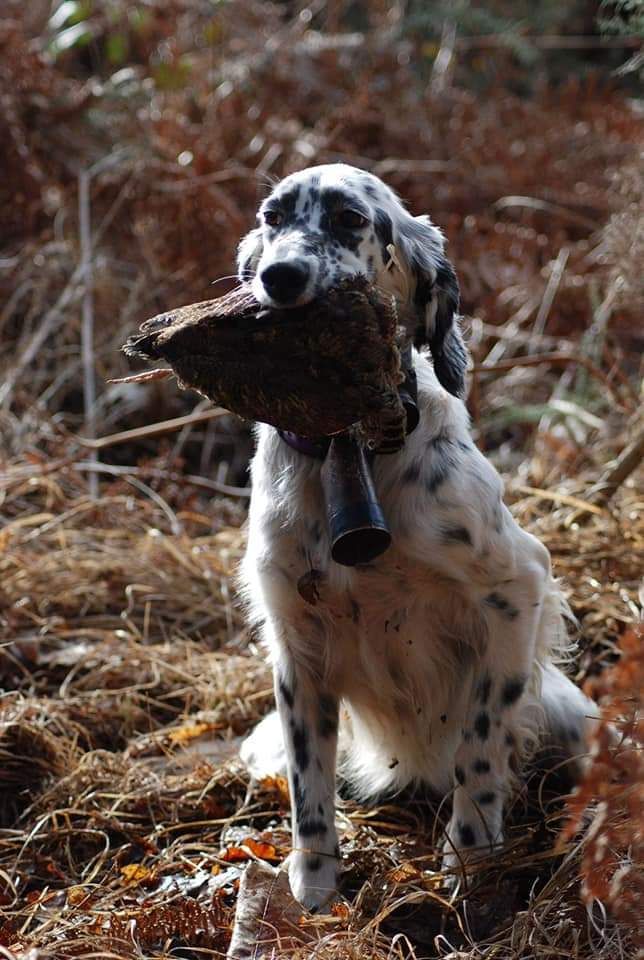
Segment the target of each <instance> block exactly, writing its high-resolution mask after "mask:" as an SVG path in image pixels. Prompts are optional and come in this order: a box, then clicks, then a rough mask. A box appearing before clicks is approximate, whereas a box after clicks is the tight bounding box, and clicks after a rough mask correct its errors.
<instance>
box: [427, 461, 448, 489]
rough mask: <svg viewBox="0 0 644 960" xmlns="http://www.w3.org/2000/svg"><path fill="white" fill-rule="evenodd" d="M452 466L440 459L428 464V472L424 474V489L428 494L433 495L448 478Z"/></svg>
mask: <svg viewBox="0 0 644 960" xmlns="http://www.w3.org/2000/svg"><path fill="white" fill-rule="evenodd" d="M451 469H452V464H450V463H449V461H448V460H445V459H444V458H442V457H440V456H439V457H437V458H436V459H433V460H432V461H431V462H430V464H429V470H428V471H427V473H426V474H425V489H426V490H427V492H428V493H435V492H436V490H437V489H438V488H439V487H440V485H441V484H442V483H444V482H445V481H446V480H447V478H448V477H449V475H450V473H451Z"/></svg>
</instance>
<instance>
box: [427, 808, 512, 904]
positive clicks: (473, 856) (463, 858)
mask: <svg viewBox="0 0 644 960" xmlns="http://www.w3.org/2000/svg"><path fill="white" fill-rule="evenodd" d="M502 846H503V834H502V833H501V831H498V832H497V834H496V835H495V837H494V840H493V841H492V842H491V841H490V838H489V836H486V837H485V838H481V837H478V836H477V833H476V831H475V830H474V828H473V827H470V826H469V825H468V824H467V823H462V822H461V821H458V822H457V823H453V822H451V823H450V824H449V825H448V827H447V830H446V831H445V839H444V841H443V855H442V858H441V868H442V872H443V873H444V874H445V879H446V883H447V885H448V886H449V887H450V888H454V887H456V886H458V884H459V882H460V881H461V880H462V879H464V878H466V875H467V873H468V872H469V870H470V868H471V869H476V867H477V866H478V865H479V864H480V863H481V861H484V860H487V859H488V858H489V857H490V856H493V855H494V853H496V852H497V851H498V850H499V849H500V848H501V847H502Z"/></svg>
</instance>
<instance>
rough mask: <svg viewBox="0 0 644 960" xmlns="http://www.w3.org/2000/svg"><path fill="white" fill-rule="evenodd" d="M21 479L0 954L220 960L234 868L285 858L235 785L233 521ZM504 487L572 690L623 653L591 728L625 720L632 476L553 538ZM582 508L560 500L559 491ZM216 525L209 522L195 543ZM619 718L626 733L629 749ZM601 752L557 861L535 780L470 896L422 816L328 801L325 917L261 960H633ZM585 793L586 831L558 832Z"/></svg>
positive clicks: (244, 686) (10, 626) (633, 590)
mask: <svg viewBox="0 0 644 960" xmlns="http://www.w3.org/2000/svg"><path fill="white" fill-rule="evenodd" d="M20 471H21V468H20V467H15V468H13V469H11V468H10V469H9V471H8V473H7V474H5V476H4V478H3V487H4V503H3V511H4V514H5V518H6V522H5V525H4V528H3V531H2V552H1V553H0V577H1V581H2V591H3V601H4V602H3V613H2V624H1V625H2V639H3V645H2V648H1V653H0V672H1V676H2V686H3V687H4V689H5V690H11V691H12V692H11V693H9V694H7V695H5V697H4V699H3V702H2V708H1V713H0V724H1V726H0V797H1V798H2V799H1V803H0V821H1V824H2V829H1V832H0V871H1V873H0V876H1V877H2V889H1V893H0V896H1V897H2V916H3V920H2V922H1V923H2V925H1V926H0V944H1V945H2V946H3V947H4V948H5V950H6V951H8V953H7V956H11V957H16V958H18V957H20V958H25V960H26V958H27V957H34V958H35V957H52V958H53V957H72V956H73V957H77V956H89V955H93V956H96V955H100V956H107V957H140V956H145V957H170V956H185V957H188V956H194V957H197V956H223V955H224V954H225V952H226V949H227V946H228V943H229V939H230V935H231V930H232V925H233V920H234V911H235V903H236V897H237V891H238V887H239V880H240V877H241V876H242V873H243V870H244V869H245V867H246V866H247V864H248V862H249V861H251V860H253V859H259V860H260V861H267V862H268V863H271V864H274V865H275V864H279V863H280V862H282V861H283V859H284V857H285V856H286V854H287V852H288V844H289V836H288V830H287V817H288V797H287V794H286V791H285V785H284V784H282V783H281V782H280V781H266V782H264V783H263V784H261V785H259V786H255V787H254V788H252V789H249V784H248V781H247V776H246V774H245V772H244V770H243V769H242V768H241V766H240V765H239V762H238V761H237V759H236V754H237V748H238V745H239V741H240V738H241V737H242V736H243V734H244V733H245V732H246V731H247V730H249V729H250V728H251V727H252V725H253V724H254V723H255V722H256V720H257V719H258V718H259V717H260V716H261V715H262V714H263V713H264V712H265V711H266V710H267V709H268V708H269V706H270V704H271V700H272V695H271V682H270V677H269V671H268V668H267V666H266V664H265V661H264V659H263V656H262V654H261V652H260V651H258V650H257V649H256V647H255V644H254V640H253V637H252V636H250V637H249V636H247V635H246V632H245V628H244V626H243V619H242V617H241V613H240V611H239V609H238V608H237V606H236V605H235V603H234V602H233V598H232V595H231V593H230V583H231V581H230V577H231V574H232V572H233V570H234V567H235V564H236V562H237V560H238V558H239V556H240V552H241V550H242V549H243V539H244V534H243V530H242V529H240V527H239V526H238V525H236V524H237V523H238V521H239V513H238V511H236V508H235V507H234V505H230V504H228V505H227V504H226V503H225V502H224V501H223V500H222V501H219V502H218V503H217V502H212V501H211V502H208V501H205V500H202V501H200V502H199V503H197V501H195V500H193V501H192V502H190V503H186V491H185V490H183V491H182V492H181V493H179V492H177V491H176V493H177V496H176V499H174V500H173V498H172V496H171V494H172V490H171V489H170V488H168V490H166V491H164V493H165V495H166V496H167V497H168V500H167V501H166V502H165V503H164V506H161V505H160V504H159V503H158V502H156V501H155V500H154V499H153V498H150V497H149V496H146V495H145V494H144V493H142V492H141V491H138V490H132V489H131V488H130V489H129V490H124V489H123V488H124V487H126V486H127V484H126V483H125V481H123V480H122V479H117V480H116V481H113V482H111V483H108V484H107V485H106V486H105V487H104V488H103V490H102V496H101V499H100V500H99V501H98V502H92V501H91V500H89V499H88V497H87V495H86V492H85V480H84V479H83V478H82V477H80V476H79V475H78V473H76V472H75V471H74V469H73V465H68V466H61V467H59V468H58V469H50V468H49V466H48V464H47V463H46V462H43V463H42V464H41V466H40V473H39V471H38V469H34V470H32V476H31V477H30V478H29V480H25V479H24V477H23V475H22V474H21V472H20ZM517 486H518V483H517V481H516V479H511V478H509V481H508V493H509V500H510V502H511V504H512V510H513V512H514V513H515V514H516V515H517V516H518V517H519V519H521V521H522V523H524V524H525V525H526V526H527V527H528V528H529V529H532V530H533V531H534V532H536V533H537V534H538V535H539V536H540V537H542V538H543V539H544V540H545V542H546V543H547V544H548V545H549V547H550V549H551V551H552V553H553V557H554V561H555V569H556V572H557V574H558V575H559V576H561V577H563V578H564V582H565V584H566V590H567V592H568V595H569V598H570V601H571V603H572V606H573V610H574V612H575V613H576V615H577V616H578V618H579V620H580V626H581V641H580V643H581V655H580V658H579V659H578V666H577V667H576V668H575V669H576V671H577V678H578V679H579V680H580V681H583V679H584V677H585V676H591V675H593V674H595V673H597V672H598V671H599V670H600V669H601V667H602V666H603V665H604V664H607V663H614V662H615V660H616V658H617V656H618V651H619V649H620V647H621V648H623V650H624V657H623V659H622V660H621V661H619V663H618V665H617V666H614V667H612V668H611V671H609V672H606V673H604V674H603V677H604V678H605V679H603V680H602V681H601V682H602V684H603V686H602V688H601V689H600V690H599V691H598V692H599V693H600V694H601V693H602V692H604V693H609V694H610V695H611V697H612V700H610V701H609V704H612V706H609V708H608V709H609V711H610V712H608V713H607V717H609V718H610V719H612V720H619V719H620V718H621V717H622V716H624V717H626V719H627V720H628V718H632V711H631V712H628V713H626V712H625V711H626V705H627V703H629V701H628V697H629V696H631V695H632V694H631V693H629V691H630V690H631V686H630V684H631V683H632V682H633V681H634V677H633V675H632V671H633V670H635V664H636V662H637V661H636V658H637V656H638V651H637V649H636V648H635V645H634V640H633V638H634V636H635V634H634V632H633V631H634V625H635V624H636V622H637V608H636V603H637V587H638V578H639V576H640V573H641V569H640V567H641V552H642V548H643V546H644V529H643V528H642V524H641V513H639V515H637V516H636V514H637V511H638V508H639V506H640V499H639V496H638V492H637V489H636V487H635V485H634V483H633V481H632V480H629V481H627V483H626V485H625V486H624V487H623V488H622V490H621V491H620V492H619V493H618V495H617V497H616V500H615V503H614V504H613V505H611V506H610V507H609V508H601V509H599V510H598V512H596V513H593V514H591V515H590V516H589V517H588V516H587V517H585V518H584V520H585V522H583V521H574V522H571V519H572V518H573V516H574V513H575V510H576V509H577V508H576V507H575V506H574V502H573V503H568V502H563V503H557V502H552V501H548V500H546V501H544V500H543V499H542V497H544V496H547V495H548V493H549V492H548V491H541V492H540V491H539V490H533V491H531V492H530V493H528V494H526V493H522V492H521V491H520V490H518V489H517ZM584 490H585V487H584V484H583V482H582V481H578V482H577V486H576V487H575V488H571V489H570V490H569V491H568V492H562V493H561V494H560V495H561V496H562V497H565V498H572V500H573V501H576V500H577V499H578V498H582V497H583V496H584ZM182 500H183V501H184V502H183V503H182ZM170 514H172V515H173V516H174V518H175V520H176V522H177V523H178V524H179V525H180V527H181V529H180V530H179V531H178V532H177V531H176V530H175V532H173V522H172V520H171V517H170ZM217 517H219V518H221V517H226V518H227V522H226V523H225V524H224V525H223V526H220V529H218V530H216V532H214V533H211V532H206V528H207V525H208V524H213V525H214V526H215V527H217V526H219V524H218V523H217ZM620 698H621V699H620ZM631 706H632V705H631ZM631 706H629V710H630V709H631ZM629 722H630V723H631V726H629V727H627V728H626V729H625V731H624V732H625V733H627V734H629V735H630V736H631V737H634V735H635V734H636V733H637V735H638V736H640V737H641V731H640V730H639V728H636V727H634V726H633V725H632V723H633V721H632V719H631V720H630V721H629ZM640 724H641V721H640ZM638 731H639V732H638ZM640 748H641V743H640ZM608 749H609V748H608V745H607V743H605V742H604V741H601V753H600V755H598V757H597V759H596V764H600V766H597V765H596V766H595V767H593V770H594V773H593V774H592V775H591V778H590V779H589V780H588V782H587V783H586V785H585V786H584V787H583V789H582V791H581V792H580V794H579V795H578V798H577V799H576V801H575V804H576V805H575V807H574V814H575V822H574V824H573V826H572V827H569V829H568V834H567V836H568V840H567V843H566V846H565V847H564V848H561V849H558V850H557V849H555V841H556V838H557V833H558V831H559V829H560V823H561V811H560V809H559V807H558V806H557V805H556V803H554V801H553V798H552V796H551V794H550V793H549V792H548V790H547V788H545V787H544V785H543V784H542V785H541V786H540V785H539V782H538V778H537V779H536V780H535V781H534V782H533V785H532V787H531V789H530V790H529V791H528V792H526V793H525V795H522V796H518V797H517V799H516V802H515V804H514V806H513V810H512V812H511V827H510V831H509V841H508V847H507V850H506V852H505V854H504V855H503V856H502V857H501V858H500V859H499V860H497V861H495V862H494V863H490V864H488V865H487V866H486V868H485V869H484V870H483V871H482V872H481V874H480V875H478V876H477V877H476V878H475V880H474V883H473V886H472V889H471V890H470V891H469V892H468V894H467V896H463V895H461V896H459V897H456V898H452V897H451V896H450V894H449V893H448V892H447V890H446V889H444V888H443V886H442V882H441V880H440V877H439V876H438V875H437V872H436V871H437V867H438V864H437V854H436V845H435V844H436V840H437V837H438V831H439V830H440V815H439V819H438V820H436V819H435V816H436V812H435V811H434V812H432V810H431V809H430V808H427V807H425V806H423V805H422V804H421V803H409V804H403V805H399V806H396V805H392V806H388V807H380V808H376V809H372V808H364V807H360V806H358V805H355V804H353V803H348V802H347V803H344V804H343V805H342V808H341V824H342V831H341V833H342V851H343V857H344V865H345V874H344V877H343V882H342V891H343V901H342V903H341V904H340V905H339V906H338V907H337V908H336V910H335V912H334V913H333V914H332V915H331V917H330V918H320V919H319V920H315V921H314V920H312V919H310V918H306V919H303V920H302V923H303V924H304V927H302V930H303V931H305V932H306V936H304V934H302V943H301V945H300V946H297V942H298V941H297V939H296V940H295V941H293V940H291V941H289V946H288V949H286V948H284V950H282V952H278V955H279V956H291V955H292V956H310V955H315V956H319V957H329V958H331V957H333V958H335V957H345V956H346V957H348V956H352V957H364V956H370V957H371V956H372V957H382V958H383V960H384V958H385V957H390V956H401V957H402V956H407V957H418V958H421V957H427V956H447V955H448V954H450V953H451V954H453V955H454V956H457V955H458V956H461V957H464V958H468V960H475V958H478V957H480V956H482V955H483V954H482V952H483V951H484V950H489V951H492V952H490V953H489V955H490V956H503V957H504V958H505V957H508V958H509V957H513V958H514V957H516V958H519V957H525V956H537V957H539V958H542V957H543V958H547V957H555V956H562V955H564V954H565V955H566V956H574V957H578V958H580V960H582V958H583V960H590V958H593V960H596V958H605V960H613V958H617V957H621V956H623V957H630V956H632V952H631V951H632V949H633V942H632V940H631V934H632V930H633V916H632V914H631V913H630V912H629V910H628V909H627V906H626V903H627V901H626V900H625V899H624V896H623V894H622V892H621V891H622V890H623V889H624V890H626V889H630V888H629V886H628V885H629V883H631V882H633V883H634V882H635V880H634V879H633V878H635V877H636V876H637V873H636V869H637V867H636V866H635V864H636V859H637V855H638V850H639V852H640V853H641V847H637V845H633V846H631V848H630V849H629V844H634V836H633V833H632V829H633V819H632V814H633V812H634V810H633V809H631V808H632V807H633V804H636V799H635V798H636V793H635V792H633V793H632V794H627V793H626V792H625V790H626V784H627V783H628V784H632V786H631V788H630V789H631V790H632V791H636V790H637V787H636V785H635V781H634V777H635V766H634V764H633V763H632V758H631V757H630V754H625V753H624V752H622V753H621V754H619V753H618V754H617V755H616V756H617V757H618V758H619V757H621V760H619V759H618V760H615V761H612V760H608V759H607V757H608V754H607V751H608ZM621 749H622V751H623V750H624V748H623V747H622V748H621ZM627 758H628V759H627ZM607 764H608V765H607ZM611 764H612V767H611ZM616 764H617V766H615V765H616ZM614 776H617V778H618V779H617V781H616V782H615V783H614V784H613V780H612V778H613V777H614ZM597 798H601V800H602V806H601V810H602V811H603V813H601V817H600V819H598V817H599V816H600V814H599V813H595V814H593V816H594V820H593V825H592V827H591V829H590V831H589V833H588V834H587V836H584V835H583V834H579V835H576V834H575V832H574V831H575V830H577V829H578V828H580V825H581V822H582V821H581V819H580V818H581V816H582V812H583V810H584V809H585V807H586V806H587V804H588V803H589V802H590V801H594V800H597ZM618 801H619V802H620V804H621V806H619V808H618V807H617V805H616V804H617V802H618ZM629 812H630V814H631V819H630V820H627V819H625V817H626V816H628V814H629ZM573 827H574V829H573ZM604 835H606V836H608V837H609V838H610V839H609V846H608V847H603V846H601V844H600V848H601V849H602V850H605V851H609V853H608V852H607V853H606V857H607V860H606V863H605V864H604V867H605V869H606V870H607V871H609V873H602V874H601V876H602V877H603V878H605V879H603V880H602V882H601V883H599V882H598V881H597V877H598V876H599V874H597V862H596V853H595V851H596V850H597V849H598V846H597V844H598V843H599V840H600V838H601V837H603V836H604ZM575 836H576V839H575ZM603 842H604V841H602V843H603ZM638 842H639V843H640V844H641V838H640V840H639V841H638ZM629 857H630V858H631V860H630V861H629V859H628V858H629ZM631 861H632V863H633V866H632V868H631V871H632V872H631V873H628V872H627V874H625V873H624V869H625V864H627V863H630V862H631ZM580 869H581V870H582V872H584V875H585V877H586V879H585V880H584V890H585V891H586V894H587V895H589V896H593V897H600V898H602V901H603V902H605V904H606V907H605V908H604V909H609V913H608V914H606V913H605V912H602V910H601V909H600V908H599V907H598V906H597V903H595V906H594V908H593V910H591V912H590V913H589V914H587V913H586V909H585V908H584V907H583V906H582V902H581V900H580V890H579V885H580ZM602 869H603V868H602ZM611 871H612V872H611ZM615 871H618V872H620V876H621V877H622V884H623V887H620V888H619V891H620V892H619V894H618V895H615V893H614V891H615V890H617V889H618V888H617V887H616V886H615V883H616V881H615V880H614V876H613V875H614V873H615ZM611 877H613V879H611ZM611 883H612V886H611ZM633 889H635V888H633ZM613 908H614V909H613ZM629 931H631V932H629ZM276 936H278V938H279V931H277V933H276ZM305 944H306V946H305ZM30 951H31V952H30ZM34 951H35V952H34ZM312 951H313V953H312ZM454 951H460V953H454Z"/></svg>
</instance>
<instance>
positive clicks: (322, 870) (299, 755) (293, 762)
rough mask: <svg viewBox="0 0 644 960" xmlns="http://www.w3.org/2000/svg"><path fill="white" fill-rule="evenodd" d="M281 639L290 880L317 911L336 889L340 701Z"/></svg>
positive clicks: (277, 673)
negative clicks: (336, 784) (289, 808)
mask: <svg viewBox="0 0 644 960" xmlns="http://www.w3.org/2000/svg"><path fill="white" fill-rule="evenodd" d="M284 640H285V641H286V642H282V643H280V647H281V650H280V655H279V658H278V659H277V661H276V663H275V667H274V679H275V697H276V700H277V709H278V713H279V716H280V721H281V725H282V731H283V736H284V744H285V747H286V762H287V770H288V780H289V790H290V794H291V807H292V811H291V813H292V827H293V851H292V853H291V855H290V857H289V880H290V883H291V890H292V891H293V895H294V896H295V897H296V898H297V900H299V902H300V903H301V904H302V905H303V906H305V907H307V908H308V909H309V910H311V911H312V912H315V911H317V910H319V909H320V908H321V907H323V906H324V905H325V904H326V903H327V902H328V901H329V900H330V899H331V897H332V896H333V894H334V893H335V891H336V886H337V871H338V865H339V850H338V842H337V833H336V829H335V762H336V749H337V741H338V701H337V698H336V697H334V696H333V694H332V693H331V692H329V691H328V690H326V689H325V687H324V684H323V683H322V682H321V679H320V678H319V677H316V676H314V675H313V674H312V672H311V670H310V669H309V668H308V667H305V666H303V665H302V664H301V663H299V662H298V661H297V660H296V659H295V657H294V656H293V655H292V652H291V650H292V649H293V646H294V645H291V644H290V643H289V640H288V636H286V637H284ZM298 646H300V647H301V644H299V645H298Z"/></svg>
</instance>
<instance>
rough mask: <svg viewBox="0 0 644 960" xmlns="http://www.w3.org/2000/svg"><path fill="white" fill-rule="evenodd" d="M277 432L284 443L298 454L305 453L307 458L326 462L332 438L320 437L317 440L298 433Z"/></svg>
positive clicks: (288, 431)
mask: <svg viewBox="0 0 644 960" xmlns="http://www.w3.org/2000/svg"><path fill="white" fill-rule="evenodd" d="M277 432H278V433H279V435H280V437H281V438H282V440H283V441H284V443H287V444H288V445H289V447H292V448H293V450H297V452H298V453H303V454H304V456H305V457H314V458H315V459H316V460H324V458H325V457H326V455H327V453H328V452H329V447H330V445H331V437H318V438H317V439H313V438H312V437H300V436H298V434H297V433H292V432H291V431H290V430H278V431H277Z"/></svg>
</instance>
